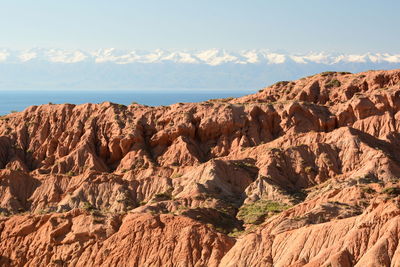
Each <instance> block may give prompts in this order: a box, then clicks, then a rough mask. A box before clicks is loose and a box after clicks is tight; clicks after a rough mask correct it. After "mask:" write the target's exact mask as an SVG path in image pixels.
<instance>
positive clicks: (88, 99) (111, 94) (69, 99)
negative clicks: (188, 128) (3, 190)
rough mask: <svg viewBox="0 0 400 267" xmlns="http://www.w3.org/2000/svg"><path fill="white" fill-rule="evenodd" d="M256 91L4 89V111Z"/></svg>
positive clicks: (0, 98)
mask: <svg viewBox="0 0 400 267" xmlns="http://www.w3.org/2000/svg"><path fill="white" fill-rule="evenodd" d="M254 92H255V91H248V90H198V89H192V90H180V91H178V90H175V91H171V90H147V91H112V90H108V91H94V90H87V91H84V90H83V91H0V115H5V114H8V113H10V112H11V111H14V110H15V111H22V110H24V109H25V108H27V107H29V106H32V105H41V104H47V103H49V102H52V103H54V104H63V103H71V104H83V103H102V102H105V101H110V102H114V103H118V104H124V105H129V104H131V103H132V102H138V103H140V104H144V105H149V106H159V105H171V104H174V103H178V102H199V101H205V100H208V99H213V98H225V97H239V96H244V95H247V94H250V93H254Z"/></svg>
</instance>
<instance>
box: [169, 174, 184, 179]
mask: <svg viewBox="0 0 400 267" xmlns="http://www.w3.org/2000/svg"><path fill="white" fill-rule="evenodd" d="M182 175H183V174H181V173H174V174H172V175H171V177H170V178H171V179H176V178H179V177H182Z"/></svg>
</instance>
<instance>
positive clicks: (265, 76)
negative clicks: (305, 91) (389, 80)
mask: <svg viewBox="0 0 400 267" xmlns="http://www.w3.org/2000/svg"><path fill="white" fill-rule="evenodd" d="M396 68H400V54H390V53H364V54H343V53H326V52H310V53H304V54H290V53H282V52H273V51H270V50H267V49H253V50H242V51H228V50H225V49H208V50H163V49H156V50H153V51H144V50H118V49H114V48H108V49H98V50H95V51H84V50H63V49H45V48H34V49H29V50H13V49H6V48H5V49H0V89H3V90H4V89H147V88H157V89H162V88H168V89H182V88H193V89H200V88H207V89H257V88H262V87H264V86H266V85H268V84H271V83H274V82H276V81H279V80H294V79H298V78H300V77H303V76H308V75H312V74H315V73H318V72H323V71H327V70H332V71H335V70H338V71H343V70H344V71H350V72H360V71H366V70H370V69H383V70H388V69H396Z"/></svg>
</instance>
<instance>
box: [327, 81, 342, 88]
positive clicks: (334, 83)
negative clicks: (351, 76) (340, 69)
mask: <svg viewBox="0 0 400 267" xmlns="http://www.w3.org/2000/svg"><path fill="white" fill-rule="evenodd" d="M340 85H341V83H340V81H338V80H336V79H333V80H330V81H329V82H327V83H326V84H325V87H326V88H333V87H339V86H340Z"/></svg>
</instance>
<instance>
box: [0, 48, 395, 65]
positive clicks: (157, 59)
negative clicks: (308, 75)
mask: <svg viewBox="0 0 400 267" xmlns="http://www.w3.org/2000/svg"><path fill="white" fill-rule="evenodd" d="M30 61H47V62H53V63H69V64H71V63H78V62H94V63H107V62H108V63H110V62H111V63H116V64H130V63H162V62H172V63H182V64H206V65H210V66H217V65H222V64H227V63H233V64H257V63H267V64H284V63H286V62H288V61H293V62H295V63H298V64H307V63H317V64H327V65H332V64H338V63H367V62H371V63H382V62H388V63H400V54H390V53H365V54H339V53H334V54H330V53H324V52H310V53H305V54H289V53H277V52H271V51H269V50H266V49H258V50H242V51H236V52H235V51H227V50H224V49H208V50H197V51H193V50H186V51H185V50H184V51H170V50H162V49H157V50H154V51H143V50H118V49H114V48H108V49H99V50H96V51H82V50H62V49H42V48H36V49H29V50H22V51H16V50H11V49H0V63H5V62H8V63H23V62H30Z"/></svg>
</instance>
